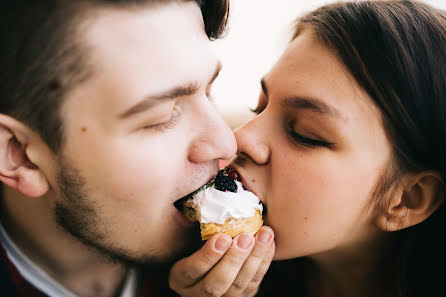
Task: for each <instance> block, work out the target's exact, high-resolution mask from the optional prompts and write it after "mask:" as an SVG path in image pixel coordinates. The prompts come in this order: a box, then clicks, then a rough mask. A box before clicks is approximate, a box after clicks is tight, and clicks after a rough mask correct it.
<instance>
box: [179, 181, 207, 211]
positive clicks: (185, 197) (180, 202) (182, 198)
mask: <svg viewBox="0 0 446 297" xmlns="http://www.w3.org/2000/svg"><path fill="white" fill-rule="evenodd" d="M214 177H215V175H213V176H211V177H209V179H208V181H207V182H205V183H204V184H202V185H201V186H198V187H197V188H196V189H195V190H193V191H192V192H190V193H189V194H187V195H184V196H183V197H181V198H179V199H177V200H175V201H174V202H173V205H174V206H175V207H176V208H178V209H181V204H182V203H183V202H185V201H186V200H188V199H189V198H192V194H193V193H194V192H195V191H196V190H198V189H199V188H201V187H202V186H204V185H206V184H208V183H209V182H210V181H211V180H212V179H214Z"/></svg>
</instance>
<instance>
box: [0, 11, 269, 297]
mask: <svg viewBox="0 0 446 297" xmlns="http://www.w3.org/2000/svg"><path fill="white" fill-rule="evenodd" d="M92 15H93V16H94V17H90V18H87V19H86V20H85V22H84V25H85V26H83V31H82V32H83V33H84V35H83V36H82V42H83V43H84V44H85V45H86V47H87V48H88V49H89V51H88V55H89V59H90V60H89V61H91V62H92V65H93V75H92V77H91V78H90V79H88V80H87V81H86V82H84V83H82V84H81V85H79V86H77V87H76V88H75V89H74V90H73V91H72V92H71V93H69V94H68V95H67V97H66V98H65V99H64V100H65V101H64V103H63V106H62V110H61V112H62V118H63V123H64V132H65V142H64V145H63V148H62V151H61V153H60V154H58V155H55V154H54V153H53V152H52V151H51V150H50V149H49V148H48V147H47V146H46V144H45V143H44V142H43V141H42V140H41V138H40V137H39V135H37V134H36V133H35V132H34V131H33V130H31V129H29V128H28V127H26V126H25V125H23V124H21V123H20V122H18V121H16V120H15V119H13V118H10V117H8V116H6V115H0V137H1V138H0V144H1V145H0V146H1V151H2V156H3V157H2V158H1V160H0V173H1V176H0V178H1V181H2V182H3V183H4V184H5V185H7V186H8V187H5V188H4V194H3V196H4V199H3V208H2V224H3V225H4V226H5V228H6V230H7V231H8V233H9V234H10V235H11V237H12V239H13V240H14V242H15V243H16V244H17V245H18V246H19V247H20V249H21V250H22V251H23V252H24V253H25V254H26V255H27V256H29V257H30V258H31V259H32V260H33V261H34V262H35V263H36V264H37V265H39V266H40V267H41V268H42V269H44V270H45V271H46V272H47V273H48V274H49V275H51V276H52V277H53V278H55V279H56V280H57V281H59V282H60V283H61V284H62V285H63V286H65V287H66V288H67V289H69V290H71V291H72V292H74V293H76V294H78V295H79V296H115V295H116V290H118V288H119V286H120V284H121V282H122V280H123V278H124V276H125V274H126V265H125V263H126V262H137V263H147V262H152V261H155V262H165V261H169V260H172V259H174V258H177V257H178V256H179V255H181V254H182V253H184V252H186V251H188V249H189V248H190V247H191V246H193V245H192V242H191V238H199V233H197V232H196V230H195V233H193V232H194V229H193V225H192V224H191V223H190V222H188V221H187V219H186V218H185V217H184V216H183V215H182V214H181V213H180V212H179V211H178V209H177V208H175V207H174V205H173V203H174V202H175V201H177V200H178V199H180V198H182V197H184V196H185V195H187V194H189V193H191V192H193V191H194V190H196V189H197V188H199V187H200V186H201V185H203V184H205V183H207V182H208V181H209V180H210V179H211V178H212V177H213V176H215V174H216V173H217V170H218V160H219V159H229V158H231V157H232V156H233V155H234V154H235V153H236V142H235V138H234V135H233V133H232V131H231V130H230V128H229V127H228V126H227V125H226V123H225V122H224V121H223V120H222V118H221V117H220V116H219V115H218V114H217V112H216V110H215V108H214V106H213V104H212V102H211V101H210V100H209V93H210V88H211V85H212V82H213V80H214V79H215V78H216V76H217V75H218V71H219V69H220V63H219V61H218V60H217V58H216V57H215V55H214V53H213V51H212V49H211V48H210V42H209V40H208V38H207V36H206V34H205V31H204V25H203V21H202V16H201V12H200V9H199V7H198V6H197V5H196V4H195V3H181V4H169V5H161V6H156V7H152V6H149V7H147V8H141V9H127V10H126V9H110V8H107V9H106V8H99V9H98V10H97V11H96V12H95V13H94V14H92ZM166 19H167V20H175V22H166V21H165V20H166ZM154 45H156V46H154ZM93 62H94V63H93ZM30 197H35V199H31V198H30ZM262 230H264V231H265V232H266V233H267V234H268V235H269V236H268V237H267V238H266V239H267V240H266V241H263V242H261V241H259V236H260V235H258V236H257V237H256V238H254V237H253V236H252V235H246V234H244V235H242V236H239V237H237V238H234V239H231V238H227V237H225V236H224V235H223V236H220V235H217V236H215V237H214V238H212V239H211V240H209V241H208V242H207V243H206V244H205V245H204V246H203V247H202V248H201V249H200V250H199V251H197V252H196V253H194V254H192V255H191V256H189V257H188V258H185V259H184V260H182V261H180V262H178V263H177V264H176V266H175V267H174V269H173V270H172V279H171V281H170V283H171V286H172V287H174V288H175V290H176V291H178V292H179V293H180V294H182V295H184V296H187V292H189V293H190V292H192V293H193V294H195V295H193V296H201V295H204V294H207V292H208V291H210V290H212V291H217V292H219V294H220V295H223V294H226V295H225V296H231V294H238V296H252V295H253V292H255V291H256V290H257V287H258V284H259V282H260V280H261V279H262V277H263V275H264V273H265V272H266V269H267V268H268V266H269V263H270V261H271V259H272V256H273V253H274V240H273V238H274V236H273V232H272V230H271V229H270V228H267V227H265V228H263V229H262ZM259 234H260V233H259ZM220 239H222V240H223V242H222V241H220ZM217 242H218V244H217ZM91 247H94V248H93V249H92V248H91ZM60 251H63V253H61V252H60ZM110 257H112V258H115V259H118V260H122V261H118V262H111V261H110ZM210 259H211V260H210ZM217 263H219V265H216V264H217ZM187 276H193V277H187ZM186 277H187V279H185V278H186ZM214 280H218V282H217V281H214ZM209 283H212V284H214V285H213V286H212V287H211V286H209ZM234 283H235V284H236V285H233V284H234ZM215 284H216V285H215ZM240 284H241V285H240ZM242 293H244V294H245V295H242Z"/></svg>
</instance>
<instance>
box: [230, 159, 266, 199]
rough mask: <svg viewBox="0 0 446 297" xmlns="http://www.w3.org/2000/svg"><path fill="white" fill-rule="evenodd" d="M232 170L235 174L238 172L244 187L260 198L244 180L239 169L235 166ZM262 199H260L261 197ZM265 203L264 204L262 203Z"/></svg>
mask: <svg viewBox="0 0 446 297" xmlns="http://www.w3.org/2000/svg"><path fill="white" fill-rule="evenodd" d="M231 168H233V169H234V170H235V172H237V175H238V177H239V179H240V180H241V183H242V185H243V187H244V188H245V189H246V190H247V191H250V192H252V193H253V194H254V195H256V196H257V197H259V195H257V193H256V192H255V191H254V190H253V189H252V188H251V186H250V185H249V184H248V183H247V182H246V179H244V178H243V175H242V174H241V173H240V171H239V170H238V169H237V167H235V166H231ZM259 198H260V197H259ZM262 203H263V202H262Z"/></svg>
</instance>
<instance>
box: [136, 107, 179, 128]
mask: <svg viewBox="0 0 446 297" xmlns="http://www.w3.org/2000/svg"><path fill="white" fill-rule="evenodd" d="M179 116H180V112H179V111H178V110H177V108H174V109H173V111H172V116H171V117H170V119H169V120H168V121H166V122H163V123H159V124H155V125H150V126H145V127H144V130H153V131H156V132H162V131H165V130H167V129H170V128H173V127H174V126H175V125H176V124H177V122H178V118H179Z"/></svg>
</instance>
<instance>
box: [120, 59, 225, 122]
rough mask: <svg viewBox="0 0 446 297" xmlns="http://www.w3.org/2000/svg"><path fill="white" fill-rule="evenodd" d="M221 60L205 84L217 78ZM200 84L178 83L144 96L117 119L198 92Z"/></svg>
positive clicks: (209, 83)
mask: <svg viewBox="0 0 446 297" xmlns="http://www.w3.org/2000/svg"><path fill="white" fill-rule="evenodd" d="M221 67H222V65H221V62H219V63H218V64H217V66H216V67H215V71H214V74H213V75H212V77H211V79H210V80H209V82H208V84H207V85H211V84H212V83H213V82H214V80H215V79H216V78H217V76H218V74H219V73H220V70H221ZM199 86H200V84H199V83H198V82H190V83H187V84H185V85H179V86H175V87H173V88H170V89H168V90H166V91H162V92H160V93H158V94H152V95H148V96H145V97H144V98H143V99H142V100H141V101H139V102H138V103H137V104H135V105H133V106H132V107H130V108H129V109H127V110H126V111H124V112H123V113H121V114H119V115H118V118H119V119H126V118H129V117H130V116H133V115H135V114H138V113H141V112H143V111H146V110H148V109H150V108H151V107H153V106H155V105H157V104H159V103H161V102H163V101H166V100H173V99H175V98H178V97H183V96H191V95H193V94H195V93H197V92H198V90H199V88H200V87H199Z"/></svg>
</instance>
